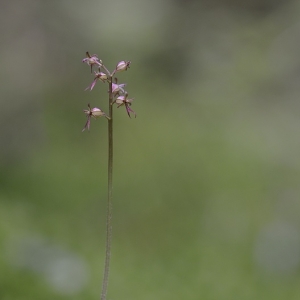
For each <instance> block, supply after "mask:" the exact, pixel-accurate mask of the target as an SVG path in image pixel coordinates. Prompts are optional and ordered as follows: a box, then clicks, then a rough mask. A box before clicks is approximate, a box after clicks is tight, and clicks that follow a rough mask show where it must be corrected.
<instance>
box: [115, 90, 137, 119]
mask: <svg viewBox="0 0 300 300" xmlns="http://www.w3.org/2000/svg"><path fill="white" fill-rule="evenodd" d="M127 97H128V94H127V93H125V94H124V95H120V96H118V97H117V98H116V100H115V101H114V102H113V103H116V104H117V108H119V107H120V106H123V105H124V106H125V109H126V112H127V114H128V116H129V118H131V116H130V113H133V114H134V117H135V118H136V113H135V111H133V110H132V109H131V108H130V106H131V103H132V101H133V99H129V98H127Z"/></svg>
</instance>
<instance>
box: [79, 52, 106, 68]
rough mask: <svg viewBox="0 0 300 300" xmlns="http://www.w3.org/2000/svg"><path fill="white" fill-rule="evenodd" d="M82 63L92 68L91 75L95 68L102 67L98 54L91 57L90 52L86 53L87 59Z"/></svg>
mask: <svg viewBox="0 0 300 300" xmlns="http://www.w3.org/2000/svg"><path fill="white" fill-rule="evenodd" d="M82 62H83V63H86V64H88V65H89V66H91V73H92V72H93V66H95V65H96V66H98V67H101V66H102V61H101V60H100V59H99V58H98V56H97V54H93V55H92V56H91V55H90V54H89V52H88V51H87V52H86V58H84V59H83V60H82Z"/></svg>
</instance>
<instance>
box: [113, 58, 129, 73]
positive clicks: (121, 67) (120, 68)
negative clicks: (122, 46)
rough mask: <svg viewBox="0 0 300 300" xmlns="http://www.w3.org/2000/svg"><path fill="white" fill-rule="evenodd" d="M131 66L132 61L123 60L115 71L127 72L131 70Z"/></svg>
mask: <svg viewBox="0 0 300 300" xmlns="http://www.w3.org/2000/svg"><path fill="white" fill-rule="evenodd" d="M130 64H131V61H125V60H122V61H120V62H118V64H117V66H116V69H115V71H116V72H121V71H126V70H127V69H128V68H129V65H130Z"/></svg>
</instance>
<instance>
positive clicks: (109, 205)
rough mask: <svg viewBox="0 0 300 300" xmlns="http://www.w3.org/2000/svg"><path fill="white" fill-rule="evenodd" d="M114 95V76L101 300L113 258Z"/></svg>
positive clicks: (110, 83)
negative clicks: (111, 258)
mask: <svg viewBox="0 0 300 300" xmlns="http://www.w3.org/2000/svg"><path fill="white" fill-rule="evenodd" d="M112 104H113V93H112V76H110V78H109V118H108V119H107V120H108V197H107V216H106V218H107V219H106V247H105V249H106V250H105V265H104V276H103V282H102V292H101V298H100V299H101V300H106V295H107V287H108V275H109V265H110V256H111V240H112V224H111V219H112V175H113V105H112Z"/></svg>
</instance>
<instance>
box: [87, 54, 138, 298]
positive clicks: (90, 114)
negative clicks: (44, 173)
mask: <svg viewBox="0 0 300 300" xmlns="http://www.w3.org/2000/svg"><path fill="white" fill-rule="evenodd" d="M82 62H84V63H86V64H87V65H89V66H90V70H91V73H92V74H93V69H96V70H95V71H94V80H93V81H92V83H91V84H90V85H89V86H88V87H87V88H86V89H85V90H90V91H92V90H93V89H94V87H95V85H96V83H97V82H99V81H100V82H102V83H107V84H108V87H109V88H108V104H109V112H108V114H106V113H105V112H104V111H102V110H101V109H100V108H98V107H94V108H91V106H90V104H88V109H86V110H84V111H83V112H84V113H85V114H86V117H87V121H86V123H85V126H84V128H83V129H82V131H84V130H86V129H88V130H90V125H91V119H92V118H94V119H97V118H100V117H105V118H106V119H107V122H108V198H107V217H106V250H105V264H104V276H103V282H102V291H101V298H100V299H101V300H106V295H107V288H108V277H109V266H110V255H111V240H112V223H111V221H112V175H113V105H114V104H116V106H117V108H119V107H121V106H124V107H125V110H126V113H127V115H128V116H129V117H130V118H131V115H134V116H135V117H136V113H135V112H134V111H133V110H132V109H131V104H132V101H133V99H132V98H128V93H127V92H126V91H125V86H126V84H124V83H118V79H117V77H116V74H117V73H119V72H122V71H126V70H127V69H128V68H129V66H130V63H131V62H130V61H125V60H122V61H120V62H119V63H117V65H116V67H115V69H114V70H113V71H112V72H110V71H109V70H108V69H107V68H106V67H105V65H104V64H103V62H102V60H101V59H99V58H98V56H97V55H96V54H93V55H90V54H89V52H86V57H85V58H84V59H83V60H82Z"/></svg>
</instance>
